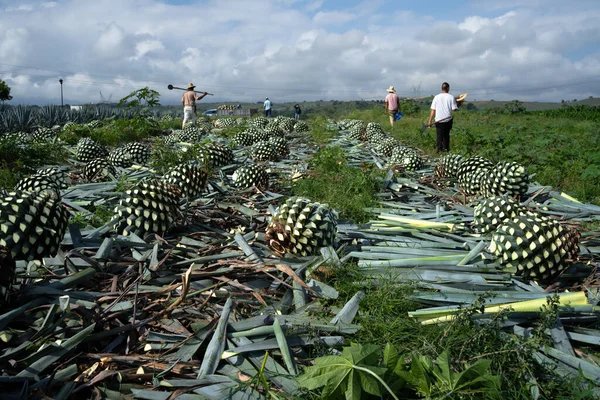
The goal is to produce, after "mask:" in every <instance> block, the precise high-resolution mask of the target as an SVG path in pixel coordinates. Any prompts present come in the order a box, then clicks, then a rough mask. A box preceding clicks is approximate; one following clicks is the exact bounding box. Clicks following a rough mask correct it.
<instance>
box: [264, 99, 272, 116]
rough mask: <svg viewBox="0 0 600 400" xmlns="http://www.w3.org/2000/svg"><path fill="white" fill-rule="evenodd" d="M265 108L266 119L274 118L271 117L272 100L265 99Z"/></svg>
mask: <svg viewBox="0 0 600 400" xmlns="http://www.w3.org/2000/svg"><path fill="white" fill-rule="evenodd" d="M264 107H265V117H272V115H271V100H269V98H268V97H267V98H266V99H265V104H264Z"/></svg>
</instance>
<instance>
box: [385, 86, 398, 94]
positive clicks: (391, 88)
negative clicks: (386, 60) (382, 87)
mask: <svg viewBox="0 0 600 400" xmlns="http://www.w3.org/2000/svg"><path fill="white" fill-rule="evenodd" d="M387 91H388V92H390V93H396V89H394V87H393V86H390V87H389V88H387Z"/></svg>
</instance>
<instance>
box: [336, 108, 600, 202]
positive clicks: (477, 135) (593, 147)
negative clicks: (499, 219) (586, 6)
mask: <svg viewBox="0 0 600 400" xmlns="http://www.w3.org/2000/svg"><path fill="white" fill-rule="evenodd" d="M513 105H514V104H512V105H511V106H510V107H512V106H513ZM598 110H600V108H598V107H596V108H594V109H591V110H588V109H587V108H586V109H585V111H583V109H582V110H579V111H578V110H570V111H562V110H551V111H548V112H517V113H514V114H511V113H507V114H504V113H501V112H498V113H496V112H487V113H485V112H478V111H468V110H467V109H464V108H463V109H461V110H460V111H458V112H457V113H456V116H455V118H454V127H453V129H452V133H451V135H450V150H451V152H452V153H458V154H462V155H464V156H473V155H479V156H483V157H487V158H489V159H490V160H492V161H493V162H499V161H515V162H518V163H521V164H523V165H524V166H525V167H526V169H527V172H528V173H529V174H532V175H534V181H537V182H539V183H540V184H542V185H550V186H553V187H555V188H557V189H559V190H563V191H565V192H567V193H569V194H571V195H572V196H574V197H576V198H578V199H580V200H582V201H586V202H592V203H595V204H600V136H599V135H598V132H599V131H600V123H599V122H598V120H596V116H597V114H598V113H600V111H598ZM428 115H429V114H428V112H427V111H421V112H420V113H417V114H414V115H404V117H402V119H401V120H400V121H398V122H397V123H396V124H395V125H394V128H393V129H390V128H389V121H388V119H387V116H386V115H385V114H383V112H382V110H381V109H380V108H379V107H374V108H372V109H370V110H362V111H354V112H351V113H349V114H347V115H346V116H344V117H345V118H355V119H361V120H364V121H365V122H377V123H380V124H381V126H383V127H384V129H386V130H389V131H391V134H392V135H393V136H394V137H395V138H396V139H398V140H399V141H401V142H403V143H407V144H410V145H413V146H416V147H418V148H420V149H422V150H423V151H424V152H426V153H428V154H430V155H433V156H436V155H437V154H436V152H435V142H436V133H435V128H430V129H425V131H424V132H422V129H421V127H422V123H423V122H426V121H427V119H428ZM550 115H552V117H551V118H549V117H550ZM579 115H581V117H578V116H579ZM599 119H600V118H599ZM582 149H585V150H584V151H582Z"/></svg>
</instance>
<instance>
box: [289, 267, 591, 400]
mask: <svg viewBox="0 0 600 400" xmlns="http://www.w3.org/2000/svg"><path fill="white" fill-rule="evenodd" d="M328 283H329V284H330V285H332V286H334V287H335V288H336V289H337V290H338V291H339V292H340V297H339V299H338V300H337V301H336V302H335V304H334V305H333V306H335V307H339V308H341V307H342V306H343V305H344V304H345V303H346V302H347V301H348V300H349V299H350V298H351V297H352V296H353V295H354V294H355V293H356V292H357V291H358V290H362V291H363V292H364V293H365V298H364V299H363V300H362V301H361V303H360V312H359V314H358V316H357V318H356V320H355V322H356V323H359V324H360V325H361V329H360V330H359V331H358V332H357V333H356V335H355V336H354V337H353V341H354V342H356V343H360V344H361V345H362V350H360V351H361V352H364V351H369V352H375V354H376V355H377V356H370V357H372V358H369V359H368V360H361V361H360V362H358V361H355V362H354V363H353V364H355V365H357V366H359V367H365V365H367V366H372V367H375V368H384V369H385V372H384V373H382V374H378V376H379V377H380V378H381V379H382V380H383V381H384V382H386V384H388V386H389V387H390V388H391V389H392V391H393V392H394V393H395V396H397V398H428V399H442V398H446V399H498V398H503V399H521V398H532V397H533V394H534V393H539V394H540V398H545V399H550V398H552V399H572V398H578V399H593V398H594V394H593V393H592V392H591V391H589V389H587V388H586V386H585V379H584V378H583V377H580V378H577V377H568V378H565V377H563V376H560V375H559V374H557V373H554V372H552V371H548V370H544V369H542V367H541V366H540V365H539V364H538V363H537V362H536V361H535V359H534V353H535V351H537V349H538V348H539V346H543V345H546V344H548V337H547V335H545V334H544V332H545V331H546V330H547V329H549V328H550V327H551V326H553V325H554V323H555V321H556V318H557V306H556V304H555V301H554V300H550V302H549V304H548V305H547V306H546V307H545V308H544V309H542V310H541V315H540V318H539V321H540V322H538V324H537V325H536V326H534V327H533V328H534V331H533V338H532V339H529V340H525V339H523V338H521V337H518V336H515V335H512V334H509V333H508V332H505V331H504V329H503V321H505V319H506V317H507V315H508V313H509V311H504V312H502V313H500V314H497V315H496V316H495V317H493V318H492V319H491V320H490V321H488V322H487V323H478V322H476V321H475V320H474V318H473V317H474V316H477V315H478V314H479V313H480V310H481V308H482V306H483V304H484V301H485V299H484V298H481V299H479V301H477V302H475V303H474V304H473V305H472V306H470V307H466V308H464V309H462V310H461V311H460V312H459V313H458V315H457V318H456V319H454V320H453V321H451V322H449V323H446V324H439V325H421V324H419V323H417V322H416V321H414V320H413V319H411V318H409V317H408V315H407V312H408V311H412V310H416V309H418V308H420V307H422V305H420V304H419V303H415V302H413V301H411V300H410V295H411V293H412V292H413V290H414V287H412V286H410V285H399V284H396V283H395V277H394V276H393V274H392V273H390V276H389V277H386V278H385V279H380V280H377V281H365V280H364V278H363V276H362V275H361V274H360V270H359V268H358V267H357V266H356V265H355V264H351V265H345V266H343V267H341V268H338V269H336V270H335V274H334V275H333V276H332V277H331V278H330V280H329V281H328ZM490 296H491V295H490ZM372 346H376V349H377V350H372V349H375V348H374V347H372ZM390 346H392V347H393V351H392V350H391V348H390ZM380 349H385V351H384V352H383V354H381V350H380ZM355 351H357V350H352V351H351V352H355ZM348 352H349V350H346V352H345V354H348ZM385 353H389V354H388V355H387V359H388V360H389V359H390V355H391V354H397V361H395V363H396V364H395V365H396V366H398V363H400V364H399V365H400V366H399V367H398V369H397V368H396V367H392V365H393V364H394V362H388V363H386V362H385V359H386V355H385ZM342 356H344V354H342ZM318 360H319V358H317V359H316V363H315V367H320V366H321V367H323V368H329V367H327V365H326V364H327V363H328V360H329V359H324V360H325V363H323V361H318ZM338 361H339V360H338ZM367 361H368V362H367ZM323 368H321V373H318V368H313V367H309V368H307V369H306V370H305V372H306V375H305V376H304V377H302V378H300V382H301V383H302V384H303V385H304V386H305V387H306V388H308V389H310V390H312V391H313V392H312V393H313V394H318V395H319V396H321V397H322V398H335V397H327V396H325V395H324V394H325V393H329V392H326V390H328V391H330V392H331V391H332V389H333V387H332V386H330V387H329V388H328V389H325V387H326V386H327V385H331V384H332V382H334V381H333V377H334V376H338V375H339V374H340V372H341V371H346V372H347V373H348V369H349V368H351V367H350V366H349V365H345V366H344V367H339V368H338V367H336V368H335V369H336V370H337V371H336V372H335V373H332V374H331V375H324V374H323V373H322V372H325V370H323ZM352 368H353V369H354V367H352ZM332 369H333V368H332ZM374 371H375V370H374ZM376 371H378V372H383V371H381V370H379V369H377V370H376ZM330 372H331V371H330ZM362 372H364V371H362ZM336 374H338V375H336ZM390 374H395V375H397V376H398V377H397V378H396V377H394V376H393V375H392V376H390ZM318 376H321V377H324V378H320V379H321V380H320V381H314V380H310V379H311V378H313V377H318ZM329 376H331V378H332V380H328V377H329ZM346 379H347V378H346ZM358 379H359V384H360V385H361V387H360V390H361V393H362V398H376V397H372V396H369V395H368V393H372V391H369V390H371V389H369V390H367V388H371V387H372V385H371V384H370V383H364V382H363V381H362V380H360V379H361V378H360V377H359V378H358ZM397 381H399V382H397ZM346 382H349V381H348V380H347V381H346ZM319 383H321V384H320V385H319ZM378 383H379V390H380V392H381V395H382V396H383V398H393V396H391V395H390V394H389V393H388V392H387V389H386V388H385V387H384V386H383V385H382V384H381V383H380V382H378ZM349 385H350V384H349V383H348V385H345V386H341V387H340V388H339V389H338V390H341V389H342V388H344V391H342V393H345V390H348V387H349ZM365 385H366V386H367V387H365ZM352 390H353V391H354V390H358V389H354V388H353V389H352ZM336 393H338V392H336ZM346 398H358V397H346Z"/></svg>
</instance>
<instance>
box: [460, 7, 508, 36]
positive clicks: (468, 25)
mask: <svg viewBox="0 0 600 400" xmlns="http://www.w3.org/2000/svg"><path fill="white" fill-rule="evenodd" d="M516 15H517V13H516V12H514V11H509V12H507V13H506V14H504V15H501V16H499V17H497V18H482V17H479V16H472V17H467V18H466V19H465V21H464V22H462V23H460V24H458V27H459V28H460V29H463V30H466V31H469V32H471V33H475V32H477V31H478V30H480V29H481V28H483V27H486V26H490V25H498V26H502V25H504V24H505V23H506V21H507V20H508V19H510V18H512V17H514V16H516Z"/></svg>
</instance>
